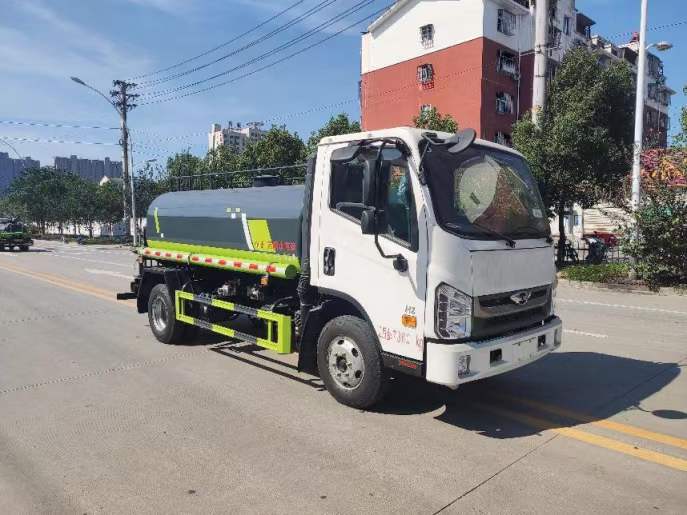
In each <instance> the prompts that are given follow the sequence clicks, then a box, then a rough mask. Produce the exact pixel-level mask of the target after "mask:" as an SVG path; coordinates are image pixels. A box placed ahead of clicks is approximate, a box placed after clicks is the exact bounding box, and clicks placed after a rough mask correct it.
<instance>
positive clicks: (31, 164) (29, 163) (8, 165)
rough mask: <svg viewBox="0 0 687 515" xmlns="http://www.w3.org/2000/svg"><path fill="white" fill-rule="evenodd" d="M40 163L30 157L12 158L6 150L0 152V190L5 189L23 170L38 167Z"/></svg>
mask: <svg viewBox="0 0 687 515" xmlns="http://www.w3.org/2000/svg"><path fill="white" fill-rule="evenodd" d="M40 167H41V163H40V161H37V160H35V159H31V158H30V157H28V156H27V157H24V158H22V159H14V158H11V157H10V156H9V154H8V153H7V152H0V192H2V191H5V190H6V189H7V188H8V187H9V185H10V184H12V181H13V180H14V179H15V178H16V177H17V176H18V175H19V174H20V173H21V172H23V171H24V170H30V169H32V168H40Z"/></svg>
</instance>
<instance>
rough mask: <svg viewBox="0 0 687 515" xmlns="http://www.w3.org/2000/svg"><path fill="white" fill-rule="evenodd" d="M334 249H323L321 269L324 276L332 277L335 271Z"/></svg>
mask: <svg viewBox="0 0 687 515" xmlns="http://www.w3.org/2000/svg"><path fill="white" fill-rule="evenodd" d="M335 261H336V249H334V248H332V247H325V248H324V263H323V264H324V266H323V267H322V269H323V272H324V275H334V272H335V270H336V267H335Z"/></svg>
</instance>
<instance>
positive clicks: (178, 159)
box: [167, 150, 204, 189]
mask: <svg viewBox="0 0 687 515" xmlns="http://www.w3.org/2000/svg"><path fill="white" fill-rule="evenodd" d="M203 171H204V164H203V160H202V159H201V158H199V157H197V156H194V155H192V154H191V153H190V152H189V151H188V150H186V151H185V152H182V153H178V154H174V156H173V157H170V158H168V159H167V177H168V180H169V181H170V185H173V186H174V187H177V186H182V184H181V182H182V181H183V185H186V184H188V185H190V183H191V179H181V177H189V176H194V175H199V174H201V173H203ZM177 183H178V184H177ZM170 189H171V188H170Z"/></svg>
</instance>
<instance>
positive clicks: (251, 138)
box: [208, 122, 265, 152]
mask: <svg viewBox="0 0 687 515" xmlns="http://www.w3.org/2000/svg"><path fill="white" fill-rule="evenodd" d="M264 134H265V131H263V130H262V123H259V122H251V123H247V124H246V125H245V126H242V125H241V122H239V123H237V124H236V125H234V124H233V123H232V122H228V123H227V127H226V128H224V129H223V128H222V126H221V125H220V124H219V123H213V124H212V127H211V129H210V133H209V134H208V150H217V149H218V148H219V147H221V146H223V145H226V146H229V147H231V148H233V149H234V150H235V151H236V152H243V150H244V149H245V148H246V145H248V144H249V143H255V142H257V141H260V140H261V139H262V138H263V136H264Z"/></svg>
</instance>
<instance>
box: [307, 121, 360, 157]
mask: <svg viewBox="0 0 687 515" xmlns="http://www.w3.org/2000/svg"><path fill="white" fill-rule="evenodd" d="M361 130H362V129H361V128H360V123H358V122H356V121H351V120H350V119H349V118H348V114H346V113H340V114H338V115H337V116H332V117H331V118H330V119H329V121H328V122H327V123H325V124H324V126H323V127H322V128H320V130H318V131H313V132H311V133H310V138H309V139H308V147H307V155H311V154H313V153H314V152H317V145H319V143H320V141H321V140H322V138H326V137H328V136H339V135H341V134H352V133H354V132H360V131H361Z"/></svg>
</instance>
